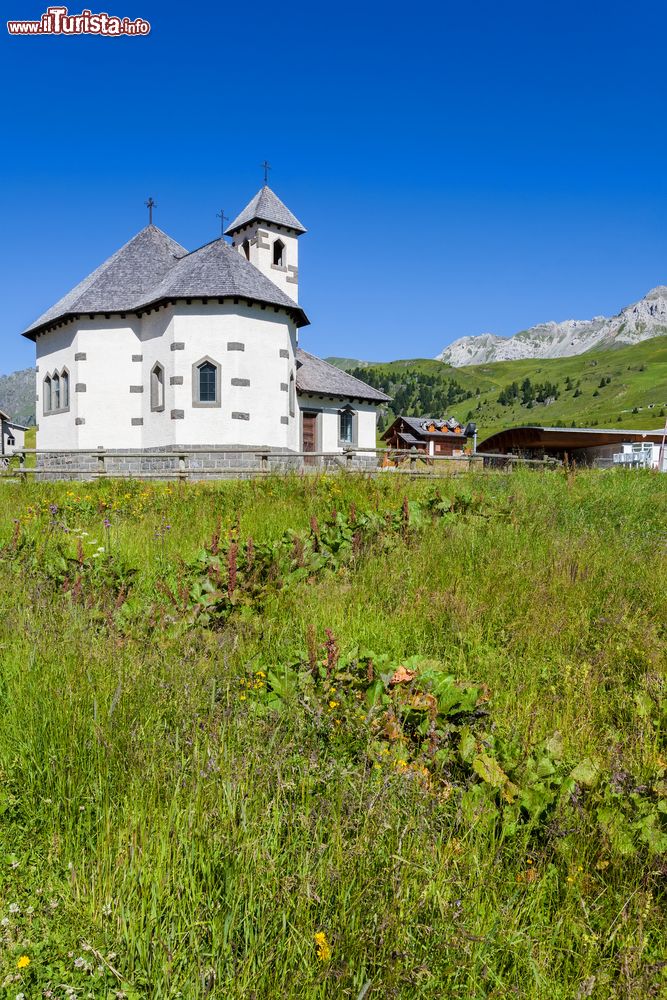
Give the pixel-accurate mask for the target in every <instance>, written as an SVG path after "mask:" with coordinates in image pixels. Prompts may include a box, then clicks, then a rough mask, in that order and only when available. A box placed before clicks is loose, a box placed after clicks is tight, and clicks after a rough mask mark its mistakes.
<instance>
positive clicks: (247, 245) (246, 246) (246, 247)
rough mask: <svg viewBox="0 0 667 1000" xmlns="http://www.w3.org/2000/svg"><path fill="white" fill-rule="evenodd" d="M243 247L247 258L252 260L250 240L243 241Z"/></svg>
mask: <svg viewBox="0 0 667 1000" xmlns="http://www.w3.org/2000/svg"><path fill="white" fill-rule="evenodd" d="M241 249H242V250H243V252H244V254H245V259H246V260H250V243H249V241H248V240H244V241H243V243H242V244H241Z"/></svg>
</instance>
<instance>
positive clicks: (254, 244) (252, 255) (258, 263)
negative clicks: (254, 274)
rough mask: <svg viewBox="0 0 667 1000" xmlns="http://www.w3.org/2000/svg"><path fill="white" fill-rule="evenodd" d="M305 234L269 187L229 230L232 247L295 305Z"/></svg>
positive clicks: (248, 205)
mask: <svg viewBox="0 0 667 1000" xmlns="http://www.w3.org/2000/svg"><path fill="white" fill-rule="evenodd" d="M267 171H268V165H265V173H266V172H267ZM305 232H306V229H305V228H304V226H302V225H301V223H300V222H299V220H298V219H297V218H296V216H295V215H292V213H291V212H290V210H289V208H287V206H286V205H284V204H283V203H282V201H281V200H280V198H279V197H278V196H277V195H276V194H275V193H274V192H273V191H272V190H271V188H270V187H269V186H268V184H267V183H265V184H264V186H263V187H262V188H260V190H259V191H258V192H257V194H256V195H255V197H254V198H253V199H252V200H251V201H250V202H248V204H247V205H246V207H245V208H244V209H243V211H242V212H241V213H240V215H237V217H236V218H235V219H234V221H233V222H232V224H231V225H230V226H229V227H228V228H227V229H226V230H225V234H226V235H227V236H231V238H232V246H233V247H234V248H235V249H236V250H238V252H239V253H241V254H243V256H244V257H246V259H247V260H249V261H250V263H251V264H254V265H255V267H256V268H257V269H258V270H260V271H261V272H262V274H264V275H266V277H267V278H269V279H270V280H271V281H272V282H273V283H274V285H277V286H278V288H280V289H281V291H283V292H285V294H286V295H289V297H290V298H291V299H294V301H295V302H298V300H299V246H298V242H299V236H301V235H302V234H303V233H305Z"/></svg>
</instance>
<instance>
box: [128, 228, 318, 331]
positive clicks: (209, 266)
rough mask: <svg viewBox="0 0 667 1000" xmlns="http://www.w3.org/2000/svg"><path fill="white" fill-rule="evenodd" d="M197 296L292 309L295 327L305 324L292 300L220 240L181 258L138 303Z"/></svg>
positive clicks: (306, 320)
mask: <svg viewBox="0 0 667 1000" xmlns="http://www.w3.org/2000/svg"><path fill="white" fill-rule="evenodd" d="M200 297H202V298H212V299H215V298H236V297H238V298H246V299H253V300H254V301H256V302H262V303H267V304H268V305H272V306H283V308H285V309H289V310H291V311H292V313H293V315H294V318H295V320H296V323H297V326H307V325H308V319H307V318H306V315H305V313H304V311H303V309H301V308H300V307H299V306H298V305H297V303H296V302H295V301H294V299H291V298H290V297H289V295H286V294H285V292H283V291H281V289H280V288H278V286H277V285H274V283H273V282H272V281H271V280H270V278H267V277H266V276H265V275H264V274H262V272H261V271H260V270H259V269H258V268H256V267H255V265H254V264H251V263H250V262H249V261H247V260H246V258H245V257H244V256H243V254H241V253H239V252H238V250H235V249H234V248H233V247H231V246H230V245H229V243H225V241H224V240H213V241H212V242H211V243H207V244H206V245H205V246H203V247H200V248H199V249H198V250H193V251H192V253H189V254H187V255H186V256H185V257H182V258H181V259H180V260H179V261H178V262H177V263H176V264H175V265H174V267H172V268H171V269H170V270H169V271H168V272H167V274H165V276H164V278H163V279H162V281H160V282H158V284H156V285H154V286H153V287H152V288H151V289H150V292H149V294H148V295H147V296H145V297H144V300H143V302H142V305H143V306H146V305H151V304H152V303H154V302H159V301H161V300H162V299H183V298H200Z"/></svg>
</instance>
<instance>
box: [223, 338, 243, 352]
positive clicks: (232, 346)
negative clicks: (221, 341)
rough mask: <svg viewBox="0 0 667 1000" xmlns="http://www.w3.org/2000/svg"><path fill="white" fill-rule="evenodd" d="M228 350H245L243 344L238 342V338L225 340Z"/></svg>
mask: <svg viewBox="0 0 667 1000" xmlns="http://www.w3.org/2000/svg"><path fill="white" fill-rule="evenodd" d="M227 350H228V351H245V344H240V343H239V342H238V340H229V341H228V342H227Z"/></svg>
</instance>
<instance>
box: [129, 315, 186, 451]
mask: <svg viewBox="0 0 667 1000" xmlns="http://www.w3.org/2000/svg"><path fill="white" fill-rule="evenodd" d="M174 331H175V321H174V306H166V307H164V308H162V309H158V310H157V312H151V313H147V314H145V315H144V316H142V318H141V334H140V336H141V343H140V346H139V347H138V349H137V350H138V351H139V352H140V354H141V362H140V363H137V370H138V371H139V372H140V375H141V382H142V385H143V387H144V391H143V393H142V395H141V406H142V419H143V428H142V447H144V448H161V447H166V446H167V445H170V444H173V443H174V441H175V440H176V432H175V421H173V420H172V419H171V410H172V409H173V408H174V406H175V403H174V398H175V393H176V392H177V389H176V388H175V387H174V386H173V385H172V379H174V378H175V377H178V376H179V374H181V373H180V371H177V368H176V366H177V363H178V359H179V357H180V354H179V352H178V351H172V350H171V345H172V344H173V343H175V342H176V340H177V337H176V335H175V332H174ZM156 364H160V365H161V366H162V368H163V369H164V405H163V407H162V409H161V410H154V409H152V406H151V372H152V371H153V368H154V367H155V365H156Z"/></svg>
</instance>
